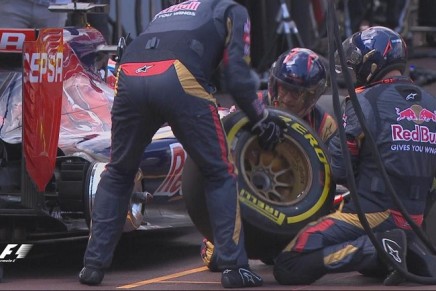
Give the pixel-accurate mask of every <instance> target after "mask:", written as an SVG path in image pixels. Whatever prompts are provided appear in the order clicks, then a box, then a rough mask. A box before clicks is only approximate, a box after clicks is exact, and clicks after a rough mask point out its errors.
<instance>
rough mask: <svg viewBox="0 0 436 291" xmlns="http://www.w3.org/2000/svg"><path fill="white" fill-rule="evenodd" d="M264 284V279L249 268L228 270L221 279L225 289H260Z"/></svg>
mask: <svg viewBox="0 0 436 291" xmlns="http://www.w3.org/2000/svg"><path fill="white" fill-rule="evenodd" d="M262 284H263V280H262V278H261V277H259V276H258V275H257V274H255V273H254V272H253V271H251V270H250V269H249V268H237V269H226V270H224V272H223V274H222V277H221V285H222V286H223V287H224V288H243V287H259V286H262Z"/></svg>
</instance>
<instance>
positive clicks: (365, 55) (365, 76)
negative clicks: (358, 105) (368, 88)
mask: <svg viewBox="0 0 436 291" xmlns="http://www.w3.org/2000/svg"><path fill="white" fill-rule="evenodd" d="M342 48H343V51H344V56H345V61H346V64H347V69H348V71H349V72H350V73H351V77H352V79H353V81H354V82H355V85H357V86H363V85H367V84H370V83H373V82H376V81H379V80H381V79H382V78H383V76H384V75H386V73H388V72H389V71H392V70H399V71H400V72H401V74H403V73H404V71H405V69H406V62H407V46H406V43H405V41H404V40H403V38H402V37H401V36H400V35H399V34H398V33H397V32H395V31H393V30H392V29H389V28H387V27H383V26H373V27H369V28H367V29H365V30H363V31H359V32H356V33H354V34H353V35H352V36H350V37H348V38H347V39H346V40H344V41H343V43H342ZM335 69H336V72H338V73H340V72H342V68H341V65H340V59H339V55H338V52H336V54H335Z"/></svg>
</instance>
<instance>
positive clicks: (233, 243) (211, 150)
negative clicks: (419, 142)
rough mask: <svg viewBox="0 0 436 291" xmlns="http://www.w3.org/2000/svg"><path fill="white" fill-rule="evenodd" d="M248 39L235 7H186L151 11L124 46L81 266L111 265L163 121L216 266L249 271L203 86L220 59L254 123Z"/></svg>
mask: <svg viewBox="0 0 436 291" xmlns="http://www.w3.org/2000/svg"><path fill="white" fill-rule="evenodd" d="M249 35H250V22H249V17H248V13H247V11H246V9H245V8H244V7H243V6H240V5H238V4H236V3H235V2H233V1H230V0H205V1H202V0H199V1H185V2H183V3H181V4H178V5H175V6H171V7H170V8H167V9H165V10H163V11H161V12H159V13H158V14H157V15H156V16H155V17H154V19H153V20H152V22H151V23H150V24H149V26H148V27H147V28H146V30H145V31H144V32H143V33H142V34H141V35H140V36H138V37H137V38H136V39H134V40H133V42H132V43H130V44H129V45H128V46H127V48H126V50H125V53H124V54H123V56H122V58H121V62H120V66H119V71H118V77H117V78H118V80H117V84H116V88H117V92H116V96H115V98H114V104H113V108H112V152H111V161H110V162H109V163H108V165H107V167H106V170H105V171H104V173H103V174H102V178H101V181H100V184H99V186H98V190H97V193H96V197H95V206H94V209H93V212H92V227H91V236H90V239H89V243H88V247H87V250H86V252H85V257H84V264H85V266H86V267H90V268H100V269H101V268H107V267H108V266H109V265H110V263H111V260H112V257H113V253H114V249H115V246H116V244H117V242H118V240H119V238H120V235H121V232H122V228H123V225H124V222H125V220H126V215H127V210H128V205H129V199H130V195H131V193H132V187H133V181H134V177H135V174H136V173H137V171H138V167H139V163H140V159H141V157H142V155H143V152H144V148H145V147H146V146H147V145H148V144H150V142H151V140H152V137H153V135H154V134H155V133H156V131H157V130H158V129H159V128H160V127H161V126H162V125H163V124H164V123H165V122H168V124H169V125H170V126H171V128H172V130H173V132H174V135H175V136H176V138H177V139H178V140H179V141H180V143H181V144H182V145H183V147H184V149H185V150H186V152H187V153H188V154H189V155H190V157H191V158H192V159H193V160H194V162H195V163H196V164H197V166H198V167H199V169H200V171H201V173H202V174H203V176H204V179H205V195H206V201H207V207H208V211H209V215H210V222H211V226H212V230H213V237H214V239H215V241H214V243H215V246H216V250H217V255H218V264H219V267H220V268H221V269H226V268H230V269H231V268H237V267H243V266H248V259H247V255H246V252H245V249H244V236H243V231H242V224H241V218H240V213H239V204H238V198H237V190H236V181H237V179H236V173H235V167H234V165H233V162H232V161H231V160H230V155H229V150H228V145H227V141H226V133H225V131H224V129H223V127H222V124H221V121H220V117H219V115H218V110H217V105H216V102H215V99H214V98H213V96H212V93H214V91H215V88H214V87H213V85H212V84H211V83H210V80H211V77H212V74H213V72H214V71H215V70H216V69H217V67H218V66H219V64H220V62H221V61H223V62H222V63H223V64H222V65H223V70H224V71H223V72H224V76H225V77H226V85H227V87H226V88H227V91H228V92H229V93H231V94H232V96H234V97H235V101H236V102H237V103H238V105H239V106H240V108H241V109H242V110H244V112H245V113H246V114H247V116H248V118H249V119H250V120H251V121H253V122H254V121H257V120H259V119H260V118H261V114H262V112H263V110H264V108H265V107H264V105H263V104H262V103H261V102H259V100H258V99H257V97H256V80H255V79H254V78H253V76H252V75H251V74H250V67H249V64H248V61H249V54H250V38H249Z"/></svg>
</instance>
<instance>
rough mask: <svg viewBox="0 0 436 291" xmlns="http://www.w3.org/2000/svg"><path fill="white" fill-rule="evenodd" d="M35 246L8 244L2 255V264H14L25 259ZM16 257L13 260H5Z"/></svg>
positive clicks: (0, 257)
mask: <svg viewBox="0 0 436 291" xmlns="http://www.w3.org/2000/svg"><path fill="white" fill-rule="evenodd" d="M32 246H33V245H31V244H22V245H18V244H8V245H6V247H5V248H4V250H3V252H2V253H1V255H0V262H2V261H3V262H4V261H8V262H9V261H11V262H14V261H15V260H16V259H24V258H25V257H26V256H27V254H28V253H29V251H30V249H31V248H32ZM9 256H15V257H14V258H12V259H11V260H5V258H6V257H9Z"/></svg>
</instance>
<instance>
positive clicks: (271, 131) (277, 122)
mask: <svg viewBox="0 0 436 291" xmlns="http://www.w3.org/2000/svg"><path fill="white" fill-rule="evenodd" d="M285 129H286V123H285V122H284V121H283V119H281V118H280V117H279V116H278V115H276V114H275V113H274V112H272V111H268V110H267V109H265V111H264V114H263V118H262V119H261V120H260V121H258V122H257V123H256V124H255V125H254V126H253V127H252V128H251V131H252V132H253V133H255V134H256V135H257V137H258V139H259V145H260V147H261V148H262V149H264V150H273V149H274V148H275V146H276V145H277V144H278V143H279V142H281V141H282V140H283V131H284V130H285Z"/></svg>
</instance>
